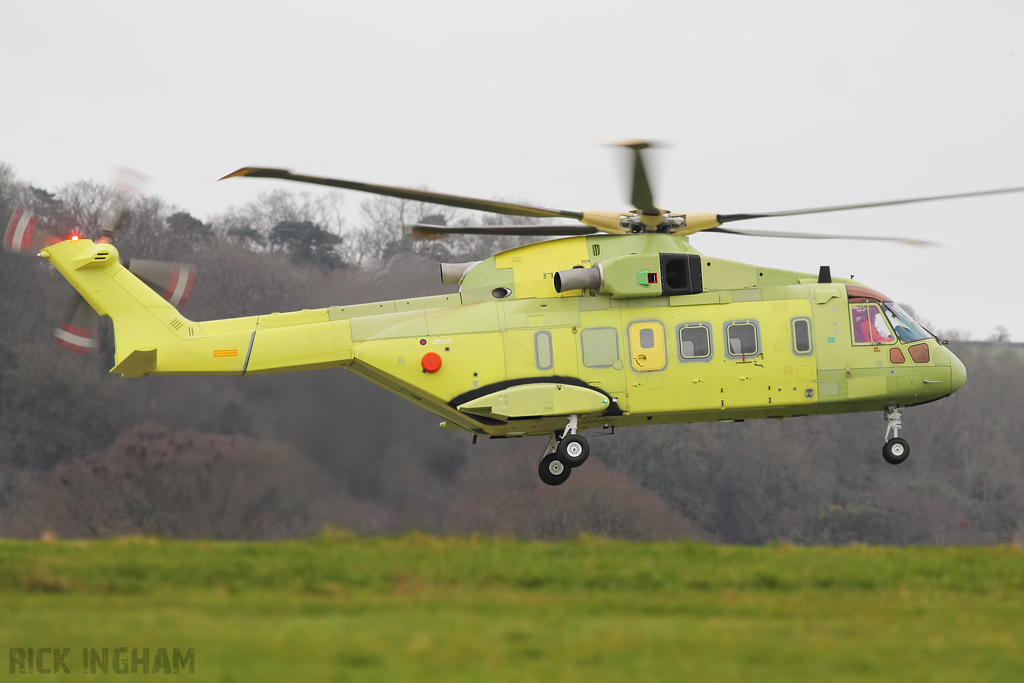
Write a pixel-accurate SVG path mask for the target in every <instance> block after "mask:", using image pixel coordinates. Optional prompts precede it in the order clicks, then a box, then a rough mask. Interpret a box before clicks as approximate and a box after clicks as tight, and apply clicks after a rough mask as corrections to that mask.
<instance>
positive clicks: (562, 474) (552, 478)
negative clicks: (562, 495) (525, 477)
mask: <svg viewBox="0 0 1024 683" xmlns="http://www.w3.org/2000/svg"><path fill="white" fill-rule="evenodd" d="M537 472H538V474H540V480H541V481H542V482H544V483H545V484H547V485H548V486H560V485H561V484H564V483H565V480H566V479H568V478H569V475H570V474H572V468H571V467H569V466H568V465H566V464H565V463H564V462H562V461H561V459H560V458H559V457H558V455H557V454H556V453H548V454H547V455H545V456H544V457H543V458H541V459H540V467H538V468H537Z"/></svg>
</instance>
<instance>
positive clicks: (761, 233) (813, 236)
mask: <svg viewBox="0 0 1024 683" xmlns="http://www.w3.org/2000/svg"><path fill="white" fill-rule="evenodd" d="M702 232H721V233H726V234H729V235H747V236H749V237H790V238H795V239H805V240H869V241H881V242H902V243H903V244H909V245H911V246H914V247H934V246H937V243H936V242H929V241H928V240H917V239H912V238H909V237H873V236H869V235H826V234H823V233H820V232H776V231H774V230H736V229H734V228H708V229H707V230H703V231H702Z"/></svg>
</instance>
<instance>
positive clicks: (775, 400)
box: [43, 234, 966, 437]
mask: <svg viewBox="0 0 1024 683" xmlns="http://www.w3.org/2000/svg"><path fill="white" fill-rule="evenodd" d="M98 248H100V245H93V244H92V243H91V242H89V241H88V240H83V241H81V242H78V243H75V244H74V245H72V244H71V243H62V244H60V245H56V246H55V247H51V248H49V249H47V250H46V251H44V254H43V255H44V256H46V257H47V258H50V259H51V261H52V262H53V263H54V265H56V266H57V267H58V269H60V270H61V272H62V273H63V274H64V275H65V276H66V277H67V278H68V279H69V280H71V281H72V282H73V283H74V284H75V285H76V287H78V289H79V291H80V292H81V293H82V294H83V296H84V297H85V298H86V300H88V301H89V302H90V303H91V304H92V305H93V306H94V307H95V308H96V309H97V311H99V312H100V313H101V314H104V315H110V316H111V317H112V318H113V320H114V325H115V339H116V344H117V352H116V355H117V363H118V365H117V366H116V367H115V368H114V370H113V371H114V372H121V373H122V374H124V375H125V376H138V375H145V374H236V375H237V374H257V373H266V372H282V371H289V370H303V369H318V368H347V369H349V370H351V371H352V372H355V373H356V374H358V375H361V376H363V377H365V378H367V379H369V380H371V381H373V382H375V383H377V384H379V385H381V386H383V387H386V388H387V389H389V390H391V391H393V392H395V393H397V394H399V395H401V396H403V397H404V398H406V399H408V400H410V401H412V402H414V403H416V404H418V405H421V406H423V407H424V408H426V409H428V410H431V411H433V412H434V413H436V414H438V415H439V416H440V417H441V418H442V420H443V422H442V425H443V426H445V427H446V428H449V429H462V430H467V431H470V432H473V433H474V434H478V435H481V436H490V437H513V436H529V435H547V434H551V433H552V432H554V431H557V430H560V429H562V428H563V427H564V426H565V424H566V412H567V411H568V412H572V413H574V414H578V415H579V428H580V429H587V428H601V427H605V426H628V425H644V424H663V423H673V422H699V421H717V420H744V419H753V418H769V417H773V418H785V417H795V416H803V415H815V414H831V413H844V412H859V411H871V410H882V409H885V408H888V407H893V406H910V405H915V404H919V403H926V402H929V401H933V400H936V399H938V398H942V397H944V396H947V395H949V394H951V393H953V392H954V391H956V390H957V389H959V388H960V386H962V384H963V383H964V379H965V377H966V372H965V370H964V366H963V364H962V363H961V362H960V361H959V360H958V359H957V358H956V357H955V356H954V355H953V354H952V353H951V352H950V351H949V350H948V349H947V348H946V347H945V346H943V345H942V344H940V343H939V342H938V341H937V340H936V339H935V338H934V337H932V336H931V335H930V334H928V333H926V332H924V331H923V330H921V329H920V327H919V326H917V325H916V323H914V322H913V320H912V319H909V316H906V314H905V313H904V312H903V311H901V310H900V309H898V307H895V306H894V305H892V304H891V303H887V298H886V297H885V296H883V295H881V294H879V293H877V292H875V291H873V290H870V289H868V288H866V287H864V286H863V285H860V284H859V283H855V282H853V281H850V280H842V279H838V278H837V279H836V280H835V281H832V282H819V281H818V278H817V276H814V275H811V274H806V273H795V272H791V271H783V270H778V269H772V268H762V267H758V266H753V265H748V264H742V263H737V262H734V261H728V260H724V259H718V258H714V257H708V256H705V255H702V254H700V253H699V252H697V251H695V250H694V249H692V248H691V247H690V245H689V243H688V241H687V240H686V238H683V237H677V236H671V235H661V234H653V235H623V236H617V235H597V236H588V237H571V238H565V239H559V240H552V241H548V242H541V243H537V244H531V245H527V246H524V247H519V248H516V249H512V250H509V251H506V252H502V253H500V254H497V255H495V256H492V257H491V258H488V259H486V260H484V261H481V262H480V263H478V264H475V265H473V266H472V267H469V268H467V269H466V271H465V274H464V275H463V277H462V281H461V284H460V290H459V292H458V293H455V292H453V293H452V294H447V295H439V296H431V297H419V298H412V299H403V300H397V301H385V302H376V303H370V304H359V305H353V306H333V307H329V308H323V309H316V310H304V311H296V312H292V313H274V314H270V315H260V316H252V317H247V318H235V319H229V320H219V321H207V322H192V321H188V320H187V319H185V318H183V317H182V316H181V315H180V314H179V313H178V312H177V311H176V310H175V309H174V308H172V307H171V306H170V305H169V304H167V303H166V302H164V301H163V300H162V299H160V298H159V296H156V295H155V294H154V296H153V297H150V296H148V295H147V294H145V293H144V292H143V291H142V290H141V289H139V287H138V286H137V285H136V284H135V282H138V281H137V280H135V279H134V276H132V275H131V274H130V273H129V272H128V271H126V270H123V269H119V266H116V265H115V264H113V263H107V262H106V261H104V262H103V263H101V264H100V265H95V264H94V262H96V259H95V258H94V259H93V260H92V261H90V260H89V258H88V257H89V254H90V253H92V252H90V251H89V250H92V251H93V252H95V251H96V250H97V249H98ZM107 251H108V254H107V257H106V258H108V259H109V258H110V253H109V252H113V259H114V260H115V261H116V251H115V250H112V249H110V248H109V247H108V248H107ZM96 253H98V252H96ZM673 255H687V258H688V259H689V261H688V262H687V263H688V264H689V265H688V266H687V267H688V268H690V270H691V272H690V273H689V278H690V279H689V280H688V281H687V282H688V283H689V285H688V288H687V287H683V288H682V289H680V288H679V287H677V286H676V285H678V284H679V283H677V282H674V281H673V278H676V279H678V274H677V273H675V271H673V270H672V269H673V268H675V266H672V265H671V264H672V263H673V261H672V259H673V258H676V256H673ZM76 264H78V265H76ZM82 264H87V265H82ZM599 264H601V268H602V271H601V272H602V278H603V279H602V283H605V282H607V286H605V285H604V284H602V287H601V289H599V290H598V289H591V290H567V291H562V292H558V291H556V289H555V286H554V276H555V274H556V273H558V272H559V271H563V272H564V271H567V270H572V269H575V268H597V267H598V265H599ZM638 264H639V265H638ZM666 264H670V265H666ZM698 266H699V269H698V270H696V272H692V271H693V270H694V269H696V268H698ZM102 276H106V278H107V279H104V278H103V277H102ZM108 280H109V282H108ZM694 283H696V285H694ZM140 284H141V283H140ZM670 284H671V285H672V286H669V285H670ZM680 286H681V285H680ZM142 287H144V285H143V286H142ZM120 290H125V291H127V292H128V294H127V295H125V294H124V293H123V292H121V291H120ZM678 291H685V292H687V293H676V294H673V293H672V292H678ZM119 368H120V369H119ZM574 401H575V403H574ZM580 401H583V403H579V402H580ZM587 401H589V403H587ZM583 404H586V406H589V407H584V408H571V409H570V408H567V407H566V406H577V405H583Z"/></svg>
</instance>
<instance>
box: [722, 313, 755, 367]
mask: <svg viewBox="0 0 1024 683" xmlns="http://www.w3.org/2000/svg"><path fill="white" fill-rule="evenodd" d="M725 339H726V343H727V348H726V355H728V356H729V357H730V358H745V357H746V356H756V355H757V354H758V353H759V350H758V346H757V323H755V322H753V321H750V320H744V321H740V322H733V323H726V325H725Z"/></svg>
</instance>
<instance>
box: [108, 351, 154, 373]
mask: <svg viewBox="0 0 1024 683" xmlns="http://www.w3.org/2000/svg"><path fill="white" fill-rule="evenodd" d="M154 370H156V347H155V346H151V347H149V348H145V349H135V350H134V351H132V352H131V353H129V354H128V355H127V356H126V357H125V359H124V360H123V361H121V362H120V363H118V364H117V365H115V366H114V367H113V369H111V371H110V372H111V373H113V374H115V375H121V376H122V377H142V376H143V375H148V374H149V373H151V372H153V371H154Z"/></svg>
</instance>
